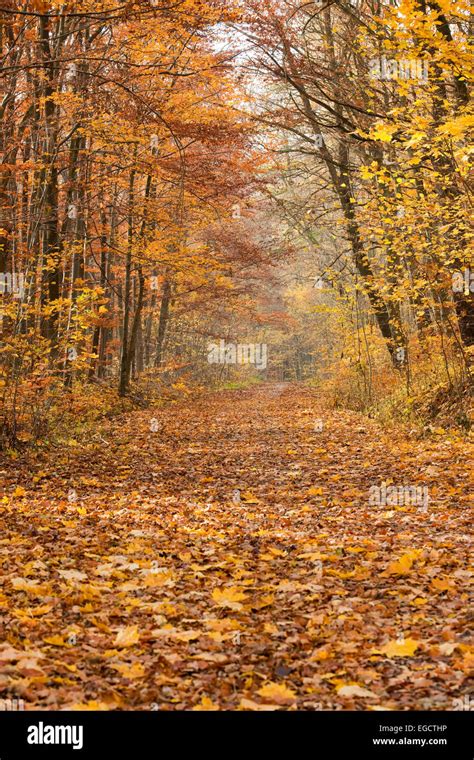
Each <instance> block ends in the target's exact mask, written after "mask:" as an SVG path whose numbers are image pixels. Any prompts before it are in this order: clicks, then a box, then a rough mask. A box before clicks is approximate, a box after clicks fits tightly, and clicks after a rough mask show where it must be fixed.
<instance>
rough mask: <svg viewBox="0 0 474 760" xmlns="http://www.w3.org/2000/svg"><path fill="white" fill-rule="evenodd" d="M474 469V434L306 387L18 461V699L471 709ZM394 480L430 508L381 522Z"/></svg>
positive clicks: (241, 397)
mask: <svg viewBox="0 0 474 760" xmlns="http://www.w3.org/2000/svg"><path fill="white" fill-rule="evenodd" d="M152 418H156V419H157V420H158V427H159V429H158V430H157V431H156V432H153V431H152V430H150V427H154V426H153V423H151V420H152ZM319 419H320V420H321V421H322V430H321V431H320V432H319V431H318V422H317V420H319ZM467 462H468V460H467V458H466V443H465V442H463V441H462V440H461V439H457V438H456V437H453V436H451V437H449V436H447V435H444V436H442V435H440V436H439V437H437V438H432V439H429V440H423V441H420V440H413V439H410V438H408V437H407V436H406V435H405V434H404V433H403V432H402V431H401V430H400V431H393V430H392V431H390V432H387V431H386V432H384V431H383V430H381V429H380V427H378V425H377V424H376V423H375V422H373V421H371V420H369V419H367V418H365V417H363V416H362V415H358V414H355V413H352V412H345V411H338V410H336V411H330V412H329V411H327V410H325V409H324V407H323V406H320V405H319V399H318V396H317V394H316V392H315V391H312V390H310V389H307V388H304V387H301V386H295V385H287V384H275V385H263V386H259V387H256V388H252V389H250V390H240V391H224V392H219V393H215V394H205V395H204V396H200V397H199V398H195V399H193V400H191V399H188V400H184V401H182V402H179V403H177V404H175V405H173V406H169V407H167V408H164V409H162V410H153V411H150V410H147V411H139V412H132V413H130V414H127V415H124V416H123V417H121V418H119V419H115V420H112V421H107V422H105V423H104V424H103V425H102V426H101V428H100V432H97V433H96V434H94V435H90V436H89V438H88V439H85V440H83V441H82V440H77V441H70V445H68V446H66V447H63V448H58V449H51V450H50V451H48V452H46V453H45V452H44V451H43V452H36V453H35V452H34V451H30V452H29V453H27V454H20V455H18V456H17V457H16V459H12V458H11V457H9V458H5V457H4V458H3V459H2V460H0V469H1V473H0V476H1V479H2V481H3V491H2V493H1V494H0V496H3V501H1V499H0V519H1V524H2V532H1V536H0V560H1V562H2V568H3V573H2V578H1V580H0V583H1V585H0V614H1V639H0V642H1V643H0V697H4V698H6V697H10V698H11V697H17V698H22V699H23V700H24V702H25V709H33V708H37V709H57V708H63V709H117V708H118V709H144V710H150V709H152V710H153V709H165V710H177V709H238V708H240V709H251V710H262V709H270V710H271V709H303V710H304V709H308V710H314V709H323V710H325V709H328V710H334V709H342V710H344V709H453V705H455V704H456V703H455V702H454V700H462V699H466V694H467V676H468V672H469V670H470V668H472V664H473V648H472V646H471V647H469V645H468V625H467V614H468V597H467V586H468V569H469V568H468V534H469V530H470V525H469V522H470V520H469V517H470V513H469V504H468V498H469V488H470V486H469V483H468V480H469V466H468V463H467ZM382 481H385V482H386V483H387V484H388V485H390V483H392V484H394V485H417V486H427V487H428V488H429V496H430V499H429V503H428V506H426V504H410V503H409V504H407V503H405V504H398V505H395V506H394V505H383V504H381V505H376V504H372V505H371V504H370V503H369V489H370V488H371V487H373V486H380V484H381V483H382ZM236 490H238V491H240V502H239V496H238V494H236V493H235V491H236ZM471 490H472V484H471Z"/></svg>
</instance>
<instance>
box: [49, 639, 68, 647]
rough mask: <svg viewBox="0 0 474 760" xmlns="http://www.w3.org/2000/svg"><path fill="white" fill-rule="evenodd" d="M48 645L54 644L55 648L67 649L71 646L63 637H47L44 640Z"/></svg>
mask: <svg viewBox="0 0 474 760" xmlns="http://www.w3.org/2000/svg"><path fill="white" fill-rule="evenodd" d="M43 641H44V642H45V643H46V644H52V645H53V647H67V646H69V645H68V643H67V641H64V639H63V637H62V636H47V637H46V638H44V639H43Z"/></svg>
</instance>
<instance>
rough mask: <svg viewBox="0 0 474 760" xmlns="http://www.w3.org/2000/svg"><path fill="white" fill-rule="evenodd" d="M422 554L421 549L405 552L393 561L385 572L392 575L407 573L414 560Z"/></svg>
mask: <svg viewBox="0 0 474 760" xmlns="http://www.w3.org/2000/svg"><path fill="white" fill-rule="evenodd" d="M420 554H421V551H420V550H419V549H415V550H413V551H410V552H407V553H406V554H403V555H402V556H401V557H400V559H397V560H396V561H395V562H391V563H390V564H389V566H388V567H387V570H386V571H385V572H386V573H388V574H390V575H407V574H408V573H409V572H410V570H411V567H412V565H413V562H414V560H415V559H417V558H418V557H419V556H420Z"/></svg>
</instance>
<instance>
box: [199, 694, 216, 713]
mask: <svg viewBox="0 0 474 760" xmlns="http://www.w3.org/2000/svg"><path fill="white" fill-rule="evenodd" d="M219 709H220V708H219V706H218V705H215V704H214V702H213V701H212V699H209V697H202V699H201V701H200V703H199V704H198V705H195V706H194V707H193V710H202V711H215V710H219Z"/></svg>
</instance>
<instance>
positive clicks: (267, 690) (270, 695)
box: [257, 683, 296, 705]
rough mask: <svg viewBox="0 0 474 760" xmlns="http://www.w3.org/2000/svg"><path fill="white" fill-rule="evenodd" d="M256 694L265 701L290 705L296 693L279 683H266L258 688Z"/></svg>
mask: <svg viewBox="0 0 474 760" xmlns="http://www.w3.org/2000/svg"><path fill="white" fill-rule="evenodd" d="M257 694H258V695H259V696H260V697H262V699H264V700H265V701H266V702H270V703H273V704H276V705H291V704H293V703H294V702H295V700H296V694H295V692H294V691H292V689H290V688H288V687H287V686H285V685H284V684H280V683H268V684H265V686H262V688H261V689H259V690H258V692H257Z"/></svg>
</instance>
